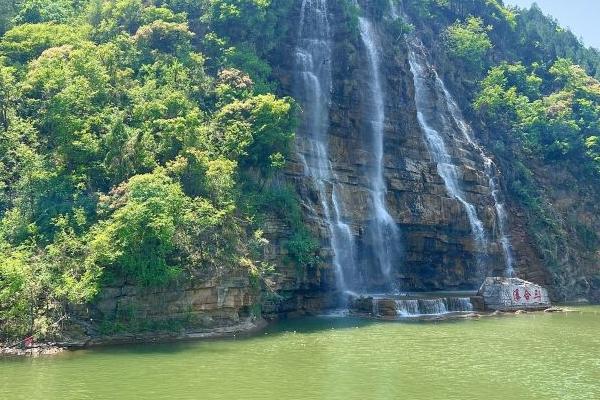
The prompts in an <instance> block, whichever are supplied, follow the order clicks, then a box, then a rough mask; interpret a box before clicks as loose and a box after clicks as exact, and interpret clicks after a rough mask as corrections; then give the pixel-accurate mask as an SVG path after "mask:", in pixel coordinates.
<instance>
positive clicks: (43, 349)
mask: <svg viewBox="0 0 600 400" xmlns="http://www.w3.org/2000/svg"><path fill="white" fill-rule="evenodd" d="M270 323H272V322H271V321H267V320H265V319H262V318H261V319H259V320H254V321H250V320H248V321H244V322H242V323H239V324H236V325H231V326H224V327H219V328H215V329H211V330H210V331H199V330H190V331H186V332H184V333H173V332H148V333H123V334H119V335H112V336H103V337H96V338H89V339H87V340H82V341H64V342H40V343H36V344H35V345H34V346H31V347H27V348H22V347H17V346H14V345H13V346H6V345H5V344H4V343H0V358H2V357H39V356H52V355H56V354H60V353H64V352H66V351H77V350H84V349H91V348H98V347H108V346H127V345H136V344H160V343H175V342H192V341H201V340H213V339H227V338H235V337H238V336H251V335H253V334H257V333H259V332H261V331H263V330H264V329H265V328H266V327H267V326H268V325H269V324H270Z"/></svg>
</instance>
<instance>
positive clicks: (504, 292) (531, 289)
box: [477, 277, 552, 311]
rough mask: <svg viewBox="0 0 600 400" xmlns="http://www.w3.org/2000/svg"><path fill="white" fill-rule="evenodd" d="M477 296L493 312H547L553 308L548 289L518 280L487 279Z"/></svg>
mask: <svg viewBox="0 0 600 400" xmlns="http://www.w3.org/2000/svg"><path fill="white" fill-rule="evenodd" d="M477 295H478V296H481V297H483V302H484V306H485V309H486V310H491V311H517V310H524V311H530V310H545V309H547V308H550V307H551V306H552V305H551V304H550V298H549V296H548V291H547V290H546V289H544V288H543V287H541V286H540V285H536V284H535V283H531V282H527V281H524V280H523V279H518V278H500V277H490V278H486V280H485V281H484V282H483V285H481V288H480V289H479V292H478V293H477Z"/></svg>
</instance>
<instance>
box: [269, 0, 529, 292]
mask: <svg viewBox="0 0 600 400" xmlns="http://www.w3.org/2000/svg"><path fill="white" fill-rule="evenodd" d="M299 3H300V2H299ZM361 3H362V4H361V6H362V8H363V12H364V14H365V16H366V17H367V18H370V19H372V20H373V26H374V27H375V28H374V29H375V30H376V31H377V36H378V38H379V51H380V60H381V76H382V77H383V81H382V90H383V92H384V96H383V97H384V107H385V122H384V158H383V160H384V178H385V183H386V186H387V195H386V204H387V208H388V211H389V213H390V214H391V215H392V217H393V218H394V220H395V221H396V223H397V224H398V226H399V227H400V231H401V234H402V238H401V240H400V241H399V243H397V246H398V247H400V248H402V254H403V257H402V260H401V261H400V262H398V263H396V265H394V271H393V272H394V276H393V278H394V280H396V281H398V282H400V285H399V286H400V287H401V288H402V289H403V290H424V289H426V290H433V289H467V288H475V287H477V286H478V285H479V284H480V283H481V278H482V276H483V275H485V274H498V275H502V274H503V272H504V268H505V267H504V265H505V263H504V260H503V255H502V251H501V248H500V243H499V232H498V226H497V216H496V212H495V210H494V204H493V199H492V196H491V189H490V185H489V182H488V179H487V177H486V175H485V173H484V170H485V166H484V164H483V160H482V159H481V157H480V155H479V154H478V152H477V150H476V149H475V148H473V146H471V145H470V144H469V143H467V141H466V140H465V139H464V138H463V137H461V135H460V133H459V130H458V128H457V127H456V126H455V124H454V122H452V121H449V120H448V119H447V118H445V117H444V115H447V114H448V110H447V106H446V105H445V103H444V101H443V99H441V98H436V97H432V98H431V99H430V101H429V103H428V104H427V107H428V108H429V110H427V112H429V113H432V114H438V115H440V118H439V120H438V121H436V124H437V126H436V128H437V129H438V130H439V131H440V132H441V133H442V135H443V138H444V141H445V144H446V146H447V148H448V151H449V153H450V155H451V157H452V160H453V163H454V164H455V165H456V166H457V170H458V180H459V184H460V186H461V187H462V190H463V191H464V193H465V197H466V199H467V201H468V202H469V203H471V204H473V205H474V206H475V209H476V212H477V215H478V216H479V218H480V219H481V220H482V222H483V225H484V228H485V231H486V232H487V234H488V244H487V246H486V248H485V249H483V250H482V249H479V248H477V245H476V243H475V241H474V239H473V234H472V229H471V225H470V224H469V219H468V216H467V213H466V212H465V207H463V204H461V202H460V201H458V200H457V199H456V198H454V197H452V196H451V195H449V194H448V190H447V188H446V187H445V185H444V181H443V180H442V178H441V177H440V175H439V173H438V169H437V166H436V163H435V162H434V160H433V158H432V156H431V154H430V152H429V150H428V147H427V144H426V140H425V137H424V132H423V130H422V129H421V127H420V126H419V123H418V121H417V109H416V105H415V88H414V83H413V76H412V74H411V70H410V66H409V62H408V53H409V50H408V45H407V43H406V41H405V40H403V39H401V38H397V37H393V35H392V33H391V32H390V31H388V29H386V23H385V21H384V20H381V19H380V20H377V19H376V17H375V16H373V15H370V11H371V10H370V6H369V2H361ZM295 13H296V14H295V15H293V16H291V20H298V19H299V17H298V13H299V10H298V9H297V10H296V11H295ZM329 15H330V24H331V30H332V38H333V39H332V43H333V55H332V68H333V89H332V98H331V106H330V121H331V122H330V127H329V131H328V138H329V147H330V150H329V152H330V161H331V165H332V169H333V171H334V176H335V179H336V182H337V183H338V185H339V186H338V187H339V193H340V198H341V203H342V204H343V207H342V208H343V219H344V221H347V222H348V224H349V225H350V226H351V229H352V233H353V236H354V239H355V240H356V244H357V258H358V265H359V268H360V269H361V270H363V271H368V270H369V269H372V268H373V259H374V258H375V254H373V252H374V245H373V243H370V242H369V235H367V234H366V232H367V231H368V229H369V226H370V224H371V222H372V219H373V213H372V209H373V204H372V196H371V195H370V190H371V189H370V188H371V185H370V182H369V181H368V177H369V174H368V173H367V171H369V170H371V169H373V168H375V166H374V165H373V164H374V162H375V160H376V157H375V155H374V151H373V148H372V145H371V142H370V137H369V126H368V125H369V121H370V120H371V119H372V117H373V116H372V115H370V114H369V112H370V104H369V102H370V101H371V100H370V99H369V96H368V95H367V93H368V91H369V85H370V84H371V82H370V80H369V73H370V72H369V70H368V60H367V54H366V52H367V49H366V48H365V46H364V45H363V44H362V43H361V41H360V38H359V36H358V34H357V32H356V30H355V29H353V28H352V21H351V17H348V16H347V15H346V14H345V13H344V10H343V7H342V5H341V4H340V3H339V2H329ZM384 18H386V17H384ZM291 36H293V34H291ZM287 42H288V43H289V44H287V45H286V46H285V47H284V48H283V49H282V50H281V51H282V53H281V55H284V54H288V56H280V57H279V59H280V60H284V62H282V63H280V65H279V68H278V69H277V74H278V76H279V78H280V81H281V82H282V83H283V87H284V88H285V90H286V91H287V93H289V94H293V92H294V91H293V78H292V77H293V74H294V65H293V62H292V61H293V59H294V57H293V56H291V54H293V45H292V44H291V43H294V40H293V37H290V38H289V40H287ZM431 84H432V85H433V84H434V83H433V82H431ZM420 111H423V110H420ZM306 135H307V132H302V131H301V132H299V133H298V140H299V141H300V142H301V141H303V140H305V137H306ZM300 147H302V146H300ZM306 156H309V155H306V154H299V157H298V159H295V160H293V161H292V163H291V164H290V168H289V170H288V176H289V178H290V179H291V180H292V181H293V182H294V184H295V186H296V187H297V190H298V192H299V194H300V197H301V198H302V199H303V202H304V206H305V216H306V221H307V222H308V223H309V224H310V225H311V227H312V229H313V231H314V232H315V233H316V234H317V235H318V237H319V238H320V239H321V241H322V243H323V245H324V246H325V247H327V244H328V243H329V238H328V231H327V229H326V227H325V225H324V223H323V221H324V219H325V218H324V213H323V209H322V206H321V201H320V199H319V198H318V196H319V194H318V193H317V192H316V191H315V190H314V185H313V183H312V182H311V179H310V178H309V177H307V176H306V175H305V174H304V171H303V167H302V163H301V162H300V160H299V158H300V157H306ZM524 267H525V266H524V265H522V264H521V265H520V270H525V269H526V268H524ZM520 272H523V271H520ZM367 275H368V276H372V277H374V278H373V279H380V276H378V275H377V274H376V273H373V274H367ZM378 284H381V282H374V284H373V285H372V286H377V285H378Z"/></svg>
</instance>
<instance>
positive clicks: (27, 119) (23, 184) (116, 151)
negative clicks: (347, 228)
mask: <svg viewBox="0 0 600 400" xmlns="http://www.w3.org/2000/svg"><path fill="white" fill-rule="evenodd" d="M287 3H289V2H286V1H276V0H273V1H268V0H235V1H234V0H231V1H215V0H187V1H175V0H172V1H156V2H152V1H142V0H111V1H105V0H90V1H84V0H61V1H55V0H23V1H13V2H8V3H5V2H2V7H5V8H7V13H0V14H1V15H2V17H3V19H2V20H1V21H0V29H2V30H7V31H6V33H4V35H3V37H2V39H1V40H0V217H1V218H0V336H2V335H8V336H17V335H25V334H35V335H40V336H44V335H47V334H50V333H52V331H53V330H54V329H56V328H57V324H58V322H59V321H61V320H62V318H63V316H64V315H65V312H66V309H67V307H68V305H69V304H72V303H81V302H86V301H90V300H92V299H93V298H94V296H95V295H97V293H98V292H99V291H100V290H101V289H102V287H103V286H104V285H106V284H111V283H116V282H129V283H133V284H138V285H160V284H165V283H167V282H169V281H170V280H172V279H175V278H178V277H184V276H192V275H194V274H197V273H199V272H201V271H205V272H206V271H213V273H218V271H223V270H228V269H231V268H245V269H248V272H249V273H250V274H253V275H256V274H260V269H261V268H266V266H267V264H266V263H264V262H263V261H262V247H261V246H264V244H265V239H264V238H263V237H262V233H261V230H260V228H261V225H260V221H262V220H263V218H262V217H261V216H262V215H264V214H266V213H273V212H275V211H276V210H273V208H274V206H273V205H272V204H268V202H266V201H265V199H266V198H269V197H272V196H274V195H273V194H270V193H271V192H275V193H281V192H284V193H287V191H288V190H287V189H286V188H285V187H280V186H278V185H277V184H276V181H277V180H275V179H272V178H274V177H276V176H277V174H278V173H279V172H278V171H280V170H281V168H282V167H283V166H284V165H285V160H286V157H287V156H288V153H289V151H290V144H291V141H292V139H293V133H294V130H295V115H294V114H295V105H294V102H293V101H292V100H291V99H289V98H280V97H277V96H276V95H274V94H272V93H270V92H271V91H272V90H273V89H274V88H275V85H274V84H273V83H272V80H271V78H270V67H269V65H268V63H266V62H265V61H264V56H265V54H266V53H267V52H268V51H270V49H271V48H272V46H273V43H274V37H276V35H277V33H276V31H277V29H281V28H280V27H278V26H277V24H276V19H277V15H278V13H280V12H284V11H285V9H286V8H285V7H286V4H287ZM8 9H9V11H10V13H9V12H8ZM8 17H10V19H7V18H8ZM270 182H272V183H270ZM286 196H288V197H290V198H292V199H293V195H291V194H287V195H286ZM292 202H295V201H292ZM281 206H282V207H283V206H285V205H281ZM282 214H283V213H282ZM291 230H292V239H291V240H290V242H289V247H290V250H291V251H290V254H291V256H292V257H293V258H294V260H293V261H294V262H296V263H298V264H299V265H300V266H303V265H306V264H307V263H309V262H314V261H315V260H314V258H313V256H311V254H312V253H314V248H315V246H314V243H313V241H312V239H311V238H310V235H308V234H307V232H306V231H305V229H304V228H303V227H302V225H301V224H298V223H296V224H293V226H292V227H291Z"/></svg>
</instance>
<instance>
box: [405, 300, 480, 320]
mask: <svg viewBox="0 0 600 400" xmlns="http://www.w3.org/2000/svg"><path fill="white" fill-rule="evenodd" d="M469 311H473V304H472V303H471V299H470V298H468V297H440V298H433V299H406V300H404V299H402V300H396V313H397V314H398V316H400V317H419V316H424V315H440V314H447V313H458V312H463V313H464V312H469Z"/></svg>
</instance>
